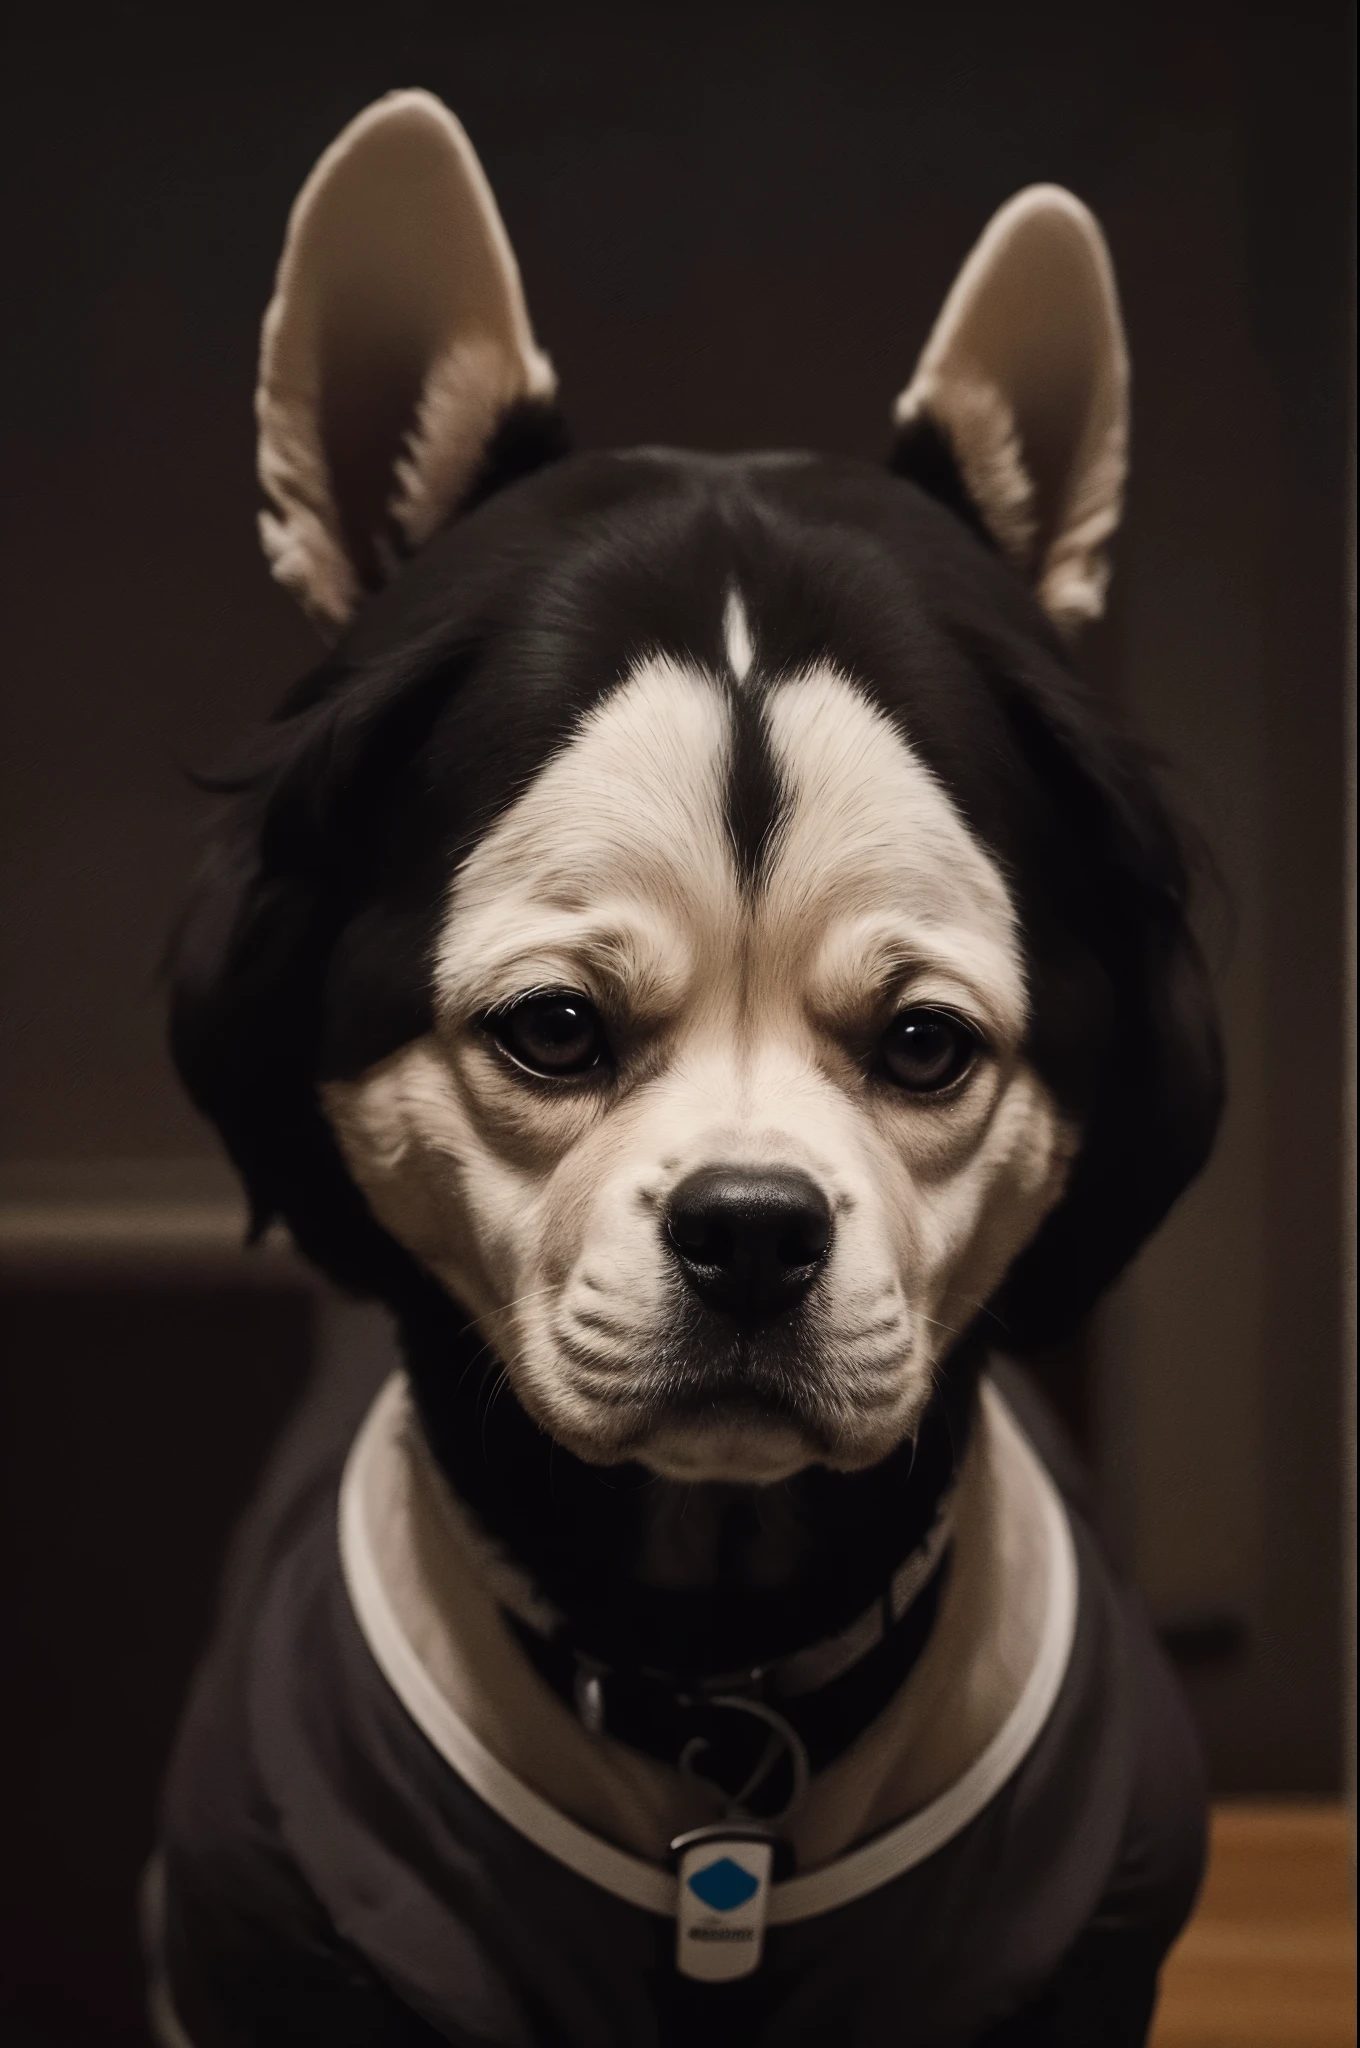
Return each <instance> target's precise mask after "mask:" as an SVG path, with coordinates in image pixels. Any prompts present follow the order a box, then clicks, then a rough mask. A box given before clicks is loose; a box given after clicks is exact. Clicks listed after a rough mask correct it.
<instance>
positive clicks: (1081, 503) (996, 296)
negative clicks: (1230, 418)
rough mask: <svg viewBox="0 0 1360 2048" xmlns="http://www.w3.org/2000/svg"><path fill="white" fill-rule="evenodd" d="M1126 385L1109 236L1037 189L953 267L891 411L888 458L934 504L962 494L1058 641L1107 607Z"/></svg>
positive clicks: (1056, 192)
mask: <svg viewBox="0 0 1360 2048" xmlns="http://www.w3.org/2000/svg"><path fill="white" fill-rule="evenodd" d="M1128 390H1129V361H1128V352H1127V349H1126V347H1125V343H1124V329H1123V324H1122V322H1121V320H1120V317H1119V298H1118V294H1117V292H1116V289H1115V282H1114V271H1113V269H1112V267H1111V264H1110V255H1109V250H1108V249H1107V247H1106V245H1105V238H1104V236H1103V235H1102V234H1101V231H1100V228H1099V226H1098V224H1097V222H1096V220H1095V217H1094V215H1093V214H1091V213H1090V212H1089V210H1088V209H1087V208H1086V207H1085V206H1083V205H1082V203H1081V201H1080V200H1079V199H1075V198H1074V197H1073V196H1072V194H1071V193H1070V192H1065V191H1063V190H1062V188H1061V186H1058V185H1031V186H1030V187H1029V188H1028V189H1027V190H1026V191H1023V192H1018V193H1017V194H1016V196H1015V198H1014V199H1012V200H1010V201H1009V202H1008V203H1007V204H1006V205H1005V206H1003V207H1002V209H1001V211H1000V212H999V213H998V214H996V215H995V216H994V217H993V219H992V220H991V222H990V223H989V225H988V227H987V229H986V231H985V232H984V234H983V236H982V239H981V241H980V242H979V243H978V244H977V247H976V248H975V249H974V250H973V253H972V255H971V256H970V257H969V258H968V261H967V262H966V263H965V264H964V266H963V269H962V271H961V272H960V273H959V277H958V279H957V282H956V283H955V285H954V288H953V290H952V291H951V292H950V294H949V297H948V299H947V300H946V301H945V306H944V311H943V312H942V313H941V314H940V317H939V319H938V321H937V322H936V324H935V330H934V332H933V333H932V335H931V337H930V339H929V341H928V342H927V343H926V346H925V349H924V350H923V352H922V355H921V360H920V362H919V363H918V364H917V366H916V373H915V375H914V376H913V378H912V380H911V382H910V384H908V386H907V388H906V390H905V391H904V392H903V393H902V395H901V397H900V398H899V399H898V401H897V404H896V407H895V408H894V413H893V419H894V424H895V425H896V427H897V439H896V443H895V446H894V451H893V457H892V463H893V467H894V469H896V470H897V471H898V473H899V474H900V475H903V476H908V477H911V478H912V479H913V480H914V481H916V482H919V483H921V484H922V485H924V487H925V488H926V489H928V490H932V491H934V492H935V493H936V494H937V495H941V496H945V497H948V496H950V495H951V492H952V494H953V495H954V496H955V497H956V498H957V496H958V492H959V486H960V485H961V487H962V491H963V493H964V494H966V497H967V499H968V500H969V501H971V506H972V508H973V509H975V511H976V513H977V514H978V515H979V516H980V518H981V521H982V523H983V525H984V526H985V528H986V529H987V531H988V533H989V534H990V535H991V537H992V539H993V540H994V541H995V542H996V544H997V546H998V547H999V548H1000V549H1001V551H1002V553H1003V554H1004V555H1006V556H1007V557H1008V558H1009V559H1010V560H1011V561H1012V562H1014V563H1015V564H1016V566H1017V567H1018V568H1019V569H1021V570H1022V571H1023V573H1024V574H1025V575H1026V576H1028V577H1029V579H1030V580H1031V582H1032V583H1033V585H1034V588H1035V591H1036V594H1037V596H1038V598H1039V602H1040V603H1041V604H1042V605H1043V607H1044V609H1045V611H1046V612H1048V614H1049V616H1050V617H1051V618H1052V619H1053V620H1054V622H1055V623H1056V624H1057V625H1058V626H1059V627H1060V628H1061V629H1062V630H1063V631H1064V632H1072V631H1074V630H1075V629H1076V628H1077V627H1078V626H1079V625H1081V624H1082V623H1083V622H1084V621H1085V620H1087V619H1093V618H1097V617H1098V616H1099V615H1100V612H1101V611H1102V609H1103V608H1104V602H1105V586H1106V583H1107V581H1108V579H1109V565H1108V561H1107V559H1106V543H1107V541H1108V540H1109V538H1110V535H1111V534H1112V533H1113V532H1114V529H1115V527H1116V526H1117V525H1118V523H1119V513H1120V507H1121V504H1122V501H1123V488H1124V475H1125V470H1126V467H1127V448H1128ZM951 456H952V458H953V464H952V466H953V467H954V468H955V469H956V470H957V477H951V475H950V474H949V472H950V469H951V463H950V460H949V458H950V457H951Z"/></svg>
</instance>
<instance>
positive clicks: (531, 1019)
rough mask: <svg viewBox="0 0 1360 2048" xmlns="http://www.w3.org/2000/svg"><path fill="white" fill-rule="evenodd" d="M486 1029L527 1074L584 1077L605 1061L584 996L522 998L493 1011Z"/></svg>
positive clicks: (600, 1030)
mask: <svg viewBox="0 0 1360 2048" xmlns="http://www.w3.org/2000/svg"><path fill="white" fill-rule="evenodd" d="M486 1028H487V1030H488V1031H489V1032H490V1034H491V1036H492V1037H493V1038H494V1039H495V1041H496V1043H497V1044H498V1045H499V1046H500V1047H501V1049H502V1050H503V1051H504V1052H507V1053H509V1055H510V1057H511V1059H512V1060H515V1061H516V1062H517V1063H518V1064H519V1065H520V1066H521V1067H527V1068H528V1069H529V1072H530V1073H531V1074H547V1075H552V1076H557V1075H568V1074H584V1073H586V1072H587V1071H588V1070H589V1069H590V1068H591V1067H598V1066H600V1065H601V1064H602V1062H603V1061H604V1060H605V1059H606V1058H607V1057H608V1052H609V1046H608V1041H607V1040H606V1038H605V1035H604V1026H603V1024H602V1023H601V1022H600V1014H599V1011H598V1010H597V1009H596V1008H595V1005H594V1004H593V1003H591V1002H588V1001H587V1000H586V998H585V997H584V996H577V995H570V994H566V993H564V994H561V995H541V996H523V997H521V999H520V1000H519V1002H517V1003H511V1004H510V1005H509V1007H508V1008H506V1009H504V1010H496V1011H493V1012H492V1014H491V1016H489V1017H488V1018H487V1020H486Z"/></svg>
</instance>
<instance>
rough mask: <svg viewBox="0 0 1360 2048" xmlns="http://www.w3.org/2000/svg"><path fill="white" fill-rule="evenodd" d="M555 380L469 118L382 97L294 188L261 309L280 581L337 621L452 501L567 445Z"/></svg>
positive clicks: (328, 622)
mask: <svg viewBox="0 0 1360 2048" xmlns="http://www.w3.org/2000/svg"><path fill="white" fill-rule="evenodd" d="M556 388H557V381H556V378H555V376H554V373H553V368H552V364H551V363H550V362H549V360H548V358H547V356H546V355H544V354H543V352H542V351H541V350H540V349H539V348H538V346H537V345H536V343H535V341H534V335H533V330H532V328H531V326H530V324H529V315H528V312H527V311H526V309H525V304H524V293H523V291H522V289H521V286H520V278H519V269H518V266H517V265H516V262H515V257H514V252H513V251H512V249H511V247H510V243H509V241H508V239H507V237H506V233H505V228H504V226H503V225H502V222H501V217H500V214H499V213H498V212H497V210H496V202H495V200H494V198H493V197H492V194H491V188H490V186H489V185H488V184H487V181H486V177H485V175H484V173H483V171H482V167H481V165H480V164H479V163H478V161H477V158H476V155H475V153H474V151H473V148H472V145H471V143H470V142H469V141H468V139H467V136H466V135H465V134H464V133H463V130H462V128H461V127H460V126H459V124H458V122H457V121H456V120H455V119H454V118H453V115H452V114H451V113H450V112H449V110H448V108H447V107H445V106H444V105H442V103H441V102H440V101H439V100H437V99H435V98H434V97H433V96H432V95H431V94H430V93H426V92H394V93H389V94H388V95H387V97H386V98H385V99H381V100H377V101H375V102H374V104H373V105H372V106H370V107H367V108H365V110H364V112H363V113H362V114H360V115H358V117H357V118H356V119H355V120H353V121H351V122H350V124H349V126H348V127H347V128H346V129H345V130H344V131H343V133H342V134H341V135H339V136H338V137H337V138H336V140H335V141H334V142H333V143H332V144H331V146H330V148H329V149H328V150H327V151H326V152H325V154H324V156H322V158H321V159H320V161H319V162H318V164H317V165H316V168H315V169H314V170H313V172H312V174H311V176H310V177H309V178H308V180H307V182H306V184H305V185H304V186H303V188H302V191H301V192H300V193H299V195H298V198H297V201H296V203H295V205H294V207H293V211H292V214H291V216H290V218H289V222H288V233H287V238H286V240H285V242H284V248H283V256H282V259H281V260H280V263H279V270H278V278H277V282H276V284H275V289H274V297H273V300H272V301H271V303H270V306H269V310H268V312H267V313H266V315H265V321H264V331H263V334H262V337H261V346H260V382H259V388H258V391H257V393H256V416H257V419H258V422H259V432H260V444H259V471H260V481H261V483H262V484H263V485H264V488H265V491H266V492H267V494H268V496H269V498H270V500H271V501H272V504H273V508H274V509H273V510H272V511H270V512H265V513H263V514H262V515H261V520H260V532H261V537H262V539H263V542H264V549H265V553H266V554H267V555H268V557H269V561H270V564H271V566H272V568H273V571H274V574H275V576H276V577H277V578H278V580H279V582H280V583H282V584H284V585H285V586H286V587H287V588H288V589H289V590H291V591H292V592H293V594H294V595H295V596H296V597H297V598H298V599H299V600H300V601H301V603H302V605H303V607H304V608H305V610H306V611H307V612H308V613H309V614H310V615H311V617H312V618H313V619H314V620H315V621H316V623H317V625H318V626H320V627H321V629H322V630H323V632H326V633H327V634H331V635H333V634H334V633H336V632H338V631H339V629H340V628H341V627H343V626H344V625H345V623H346V622H347V620H348V619H349V618H350V616H351V614H352V613H353V611H354V609H355V607H356V605H357V604H358V603H359V601H360V599H361V598H362V597H363V595H364V594H365V593H366V592H368V591H371V590H375V589H377V588H378V587H379V586H380V585H381V584H382V583H383V582H385V581H386V580H387V578H388V577H389V576H390V575H391V573H392V571H393V569H394V568H395V567H396V565H397V563H398V562H399V561H400V559H401V558H402V557H403V556H404V555H407V554H409V553H410V552H411V551H412V550H414V549H415V548H418V547H419V546H420V545H421V544H422V543H423V542H424V541H426V540H428V539H429V537H430V535H431V534H432V533H434V532H435V531H436V529H437V528H438V527H440V526H441V525H443V523H444V522H445V521H446V520H447V519H448V518H450V517H451V516H452V515H453V514H454V513H455V512H456V511H458V510H459V509H460V508H462V507H464V506H466V505H467V504H468V503H469V502H470V501H473V500H475V499H476V498H477V497H478V496H480V495H482V494H483V492H484V490H485V489H487V488H490V487H491V485H492V484H493V482H494V481H502V480H503V481H508V480H509V478H510V477H511V476H513V475H520V474H524V473H526V472H527V471H529V470H531V469H534V468H537V467H538V466H539V464H540V463H541V462H543V461H547V460H551V459H552V458H553V456H555V455H557V454H560V453H561V452H562V450H563V445H564V443H563V437H562V429H561V423H560V420H559V418H558V415H557V413H556V410H555V407H554V404H553V401H554V398H555V395H556Z"/></svg>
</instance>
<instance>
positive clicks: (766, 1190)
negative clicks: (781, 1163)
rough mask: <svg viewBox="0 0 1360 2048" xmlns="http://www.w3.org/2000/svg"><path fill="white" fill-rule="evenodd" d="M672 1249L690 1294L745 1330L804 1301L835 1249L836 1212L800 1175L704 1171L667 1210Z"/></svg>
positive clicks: (686, 1183)
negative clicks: (832, 1218)
mask: <svg viewBox="0 0 1360 2048" xmlns="http://www.w3.org/2000/svg"><path fill="white" fill-rule="evenodd" d="M663 1234H664V1237H665V1241H666V1245H667V1247H668V1249H669V1251H670V1252H671V1254H672V1255H673V1257H674V1258H675V1260H676V1262H677V1263H678V1265H679V1267H680V1271H681V1272H682V1273H683V1275H684V1277H685V1281H686V1283H687V1285H688V1286H689V1288H690V1290H691V1291H692V1292H693V1293H694V1294H695V1295H696V1296H697V1297H698V1299H699V1300H700V1301H701V1302H702V1303H703V1304H704V1306H705V1307H706V1308H710V1309H716V1310H717V1311H718V1312H719V1313H720V1314H721V1315H724V1316H727V1317H729V1318H730V1319H731V1321H733V1322H734V1323H736V1324H738V1325H739V1326H740V1327H741V1328H743V1329H756V1328H759V1327H760V1326H761V1325H762V1324H766V1323H771V1322H774V1321H776V1320H777V1319H778V1318H779V1317H780V1316H783V1315H787V1314H788V1313H789V1311H790V1310H792V1309H794V1308H796V1307H797V1306H798V1304H799V1302H800V1301H801V1300H802V1299H803V1297H804V1295H805V1294H806V1293H807V1291H808V1289H809V1288H810V1287H811V1285H812V1283H813V1281H814V1280H815V1279H816V1277H817V1275H818V1273H819V1272H820V1271H821V1269H822V1267H823V1265H824V1264H825V1263H826V1259H827V1255H828V1253H829V1252H830V1249H831V1238H832V1220H831V1205H830V1203H829V1202H828V1201H827V1199H826V1196H825V1195H824V1194H823V1193H822V1191H821V1189H820V1188H819V1187H818V1186H817V1183H816V1182H815V1181H814V1180H812V1179H811V1178H810V1177H809V1176H808V1175H807V1174H806V1173H800V1172H798V1171H796V1170H795V1169H793V1168H775V1169H765V1170H762V1171H755V1170H752V1169H749V1168H742V1167H733V1166H708V1167H701V1168H700V1169H699V1171H698V1172H697V1173H691V1174H690V1175H688V1176H687V1178H686V1179H684V1180H682V1181H681V1182H680V1185H679V1186H678V1187H677V1188H676V1189H675V1191H674V1193H673V1194H672V1196H671V1198H670V1201H669V1202H668V1204H667V1205H666V1213H665V1217H664V1220H663Z"/></svg>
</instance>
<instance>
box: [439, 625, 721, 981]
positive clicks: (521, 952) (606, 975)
mask: <svg viewBox="0 0 1360 2048" xmlns="http://www.w3.org/2000/svg"><path fill="white" fill-rule="evenodd" d="M729 747H730V736H729V725H728V713H727V707H726V706H725V704H724V703H723V700H722V698H721V696H720V694H719V692H718V691H717V690H716V689H715V688H714V686H713V685H712V684H711V683H709V682H708V681H707V680H705V679H704V678H703V677H702V676H700V675H698V674H696V673H695V672H694V671H693V670H691V669H686V668H684V667H682V666H681V665H680V664H679V663H677V662H674V661H671V660H669V659H666V658H664V657H655V658H653V659H651V660H649V661H648V662H646V663H645V664H644V665H643V666H642V667H641V668H640V669H639V670H638V671H637V672H636V673H635V674H634V676H633V677H632V679H631V680H630V681H629V682H628V683H626V684H624V685H623V686H622V687H621V688H619V689H618V690H616V691H614V692H613V693H612V694H611V695H610V696H609V697H607V698H606V699H605V700H604V702H603V703H602V704H600V705H599V706H598V707H597V708H596V709H595V710H594V711H593V712H592V713H591V714H590V715H589V716H588V717H587V718H586V719H585V720H584V721H583V722H582V725H581V728H580V730H579V731H578V732H577V734H576V736H575V737H574V738H573V739H572V740H571V742H570V743H569V744H568V745H567V746H566V747H564V748H563V750H562V751H561V753H559V754H557V755H556V756H555V757H554V758H553V759H552V760H551V761H549V763H548V765H547V767H546V768H544V769H543V771H542V772H541V774H540V775H539V776H538V777H537V779H536V780H535V781H534V782H533V784H532V785H531V786H530V787H529V789H528V790H526V791H525V793H524V795H523V796H522V797H520V798H519V800H518V801H517V802H516V803H515V804H514V805H512V807H511V808H510V810H508V811H507V812H506V814H505V815H504V817H503V818H502V819H501V820H500V821H499V823H498V824H497V825H495V826H494V827H493V828H492V830H491V831H490V832H489V833H488V834H487V836H486V838H485V839H484V840H483V841H482V842H481V844H480V845H479V846H478V847H477V848H476V849H475V851H474V852H473V853H472V855H471V856H470V858H469V859H468V861H467V862H466V864H465V865H464V867H463V869H462V870H461V872H460V874H459V875H458V877H457V880H456V882H455V884H454V888H453V894H452V898H451V902H450V911H449V917H448V920H447V922H446V925H445V929H444V934H443V937H442V940H441V942H440V946H439V949H438V952H437V955H436V962H435V987H436V993H437V998H438V1000H439V1001H440V1002H441V1003H443V1004H445V1005H448V1006H451V1007H453V1008H462V1007H473V1008H475V1007H476V1006H477V1005H478V1004H482V1005H486V1004H489V1003H494V1002H496V1001H498V1000H504V999H505V998H506V997H508V996H511V995H514V994H515V993H517V992H519V991H522V990H524V989H526V988H529V987H533V986H537V987H551V986H557V987H562V986H569V987H580V986H581V985H582V982H583V980H584V982H585V983H586V984H587V985H588V986H589V987H590V989H591V992H592V993H593V992H594V990H595V988H596V987H597V986H599V985H603V986H605V987H617V988H623V989H626V991H627V994H628V998H629V1001H630V1003H636V1004H637V1005H638V1006H639V1008H640V1010H641V1012H642V1013H643V1014H645V1013H647V1012H648V1011H651V1010H664V1009H667V1008H669V1007H670V1006H671V1005H672V1004H673V1003H674V1002H675V1001H676V1000H677V999H679V997H680V996H681V994H682V991H683V987H684V984H685V982H686V979H687V976H688V971H689V968H690V965H691V963H692V960H693V956H694V953H695V950H696V948H697V947H700V946H702V945H703V943H704V940H705V936H706V935H709V936H711V935H713V934H715V933H717V932H719V931H721V930H723V929H724V928H725V927H729V926H730V924H731V921H732V919H733V917H734V916H735V915H736V914H737V911H738V905H739V889H738V883H737V877H736V873H735V870H734V868H733V865H732V861H731V857H730V853H729V849H728V843H727V833H726V827H725V824H724V815H723V795H724V787H725V780H726V773H727V762H728V754H729ZM583 970H584V971H583Z"/></svg>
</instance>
